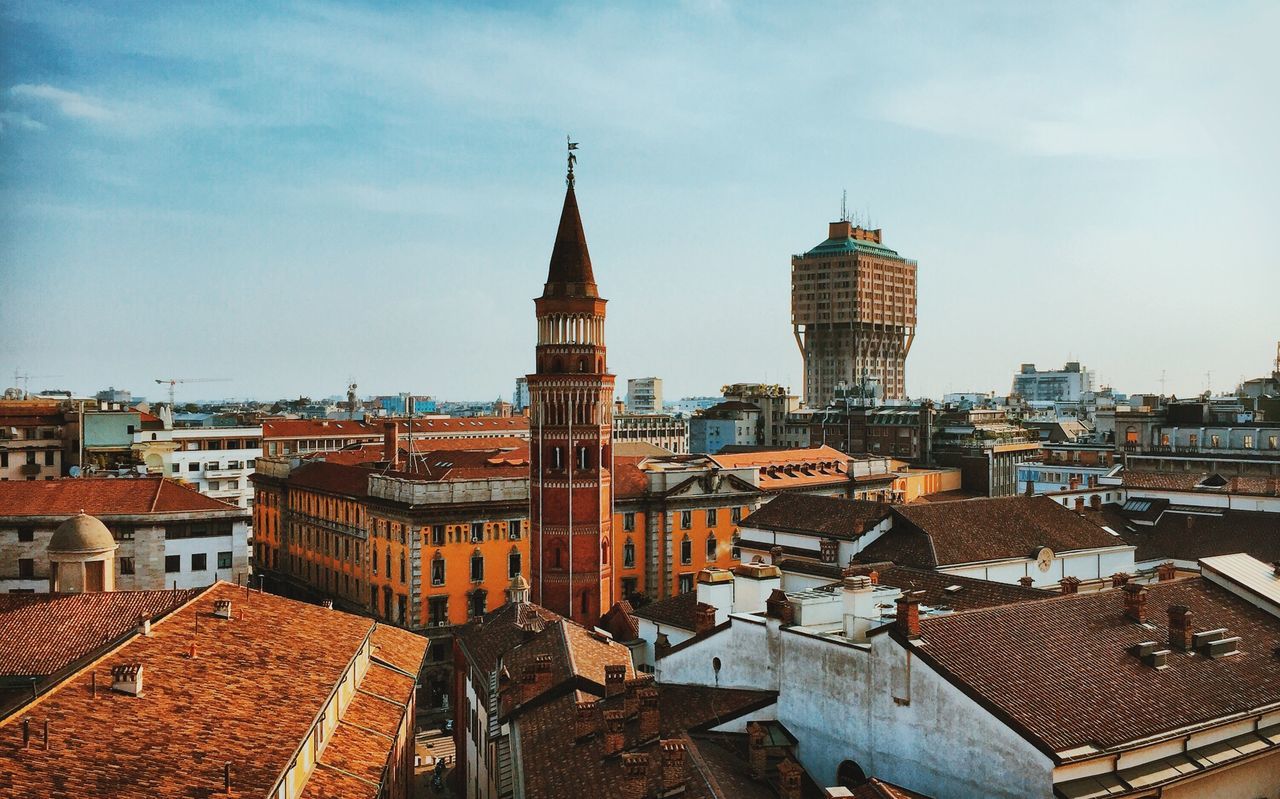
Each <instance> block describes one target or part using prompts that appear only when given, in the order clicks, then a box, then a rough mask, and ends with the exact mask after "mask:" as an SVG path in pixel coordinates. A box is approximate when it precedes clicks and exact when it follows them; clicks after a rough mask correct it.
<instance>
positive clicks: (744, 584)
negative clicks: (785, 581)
mask: <svg viewBox="0 0 1280 799" xmlns="http://www.w3.org/2000/svg"><path fill="white" fill-rule="evenodd" d="M756 558H759V560H755V559H753V560H752V561H751V562H750V563H743V564H741V565H739V566H736V567H734V569H733V583H732V584H731V588H732V591H733V602H732V605H733V607H732V609H733V611H734V612H735V613H759V612H760V611H762V610H764V609H765V600H766V599H767V598H768V597H769V595H770V594H771V593H772V592H773V590H774V589H775V588H780V587H781V586H782V569H780V568H779V567H777V566H773V565H771V564H768V563H765V562H764V558H761V557H760V556H759V555H757V556H756ZM699 601H706V600H702V599H699ZM708 604H711V605H715V604H716V603H715V602H709V603H708ZM716 609H717V610H720V611H724V612H725V613H726V616H725V618H728V616H727V613H728V610H729V608H727V607H726V608H722V607H720V606H719V605H716ZM723 620H724V619H721V621H723Z"/></svg>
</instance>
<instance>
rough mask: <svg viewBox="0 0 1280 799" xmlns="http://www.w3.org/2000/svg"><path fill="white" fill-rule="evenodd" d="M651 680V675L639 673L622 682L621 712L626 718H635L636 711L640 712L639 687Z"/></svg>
mask: <svg viewBox="0 0 1280 799" xmlns="http://www.w3.org/2000/svg"><path fill="white" fill-rule="evenodd" d="M652 681H653V675H651V674H641V675H639V676H637V677H634V678H632V679H630V680H627V681H626V683H624V686H625V688H624V690H623V693H622V712H623V713H625V714H626V716H627V718H629V719H630V718H635V715H636V713H639V712H640V689H641V688H644V687H645V686H646V685H648V684H649V683H651V682H652Z"/></svg>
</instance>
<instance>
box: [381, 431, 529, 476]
mask: <svg viewBox="0 0 1280 799" xmlns="http://www.w3.org/2000/svg"><path fill="white" fill-rule="evenodd" d="M464 441H465V442H466V443H468V444H470V446H471V447H472V448H470V449H449V450H430V451H425V452H417V451H415V452H414V453H413V461H412V463H411V464H410V463H409V462H408V454H409V453H408V450H404V449H402V457H404V458H405V468H403V469H400V470H396V471H389V472H386V474H389V475H392V476H401V477H411V478H412V479H414V480H421V481H424V482H447V481H450V480H485V479H491V478H504V477H506V478H525V479H528V477H529V445H528V443H527V442H524V441H522V442H520V446H519V447H517V448H514V449H498V448H489V447H487V446H484V444H483V441H476V440H465V439H464ZM432 443H433V444H434V442H432ZM482 446H483V447H484V448H481V447H482Z"/></svg>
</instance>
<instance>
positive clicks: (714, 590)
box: [697, 568, 735, 627]
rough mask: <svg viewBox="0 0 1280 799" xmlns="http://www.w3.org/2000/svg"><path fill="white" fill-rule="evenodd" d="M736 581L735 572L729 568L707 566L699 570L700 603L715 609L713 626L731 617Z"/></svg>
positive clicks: (698, 589) (698, 588)
mask: <svg viewBox="0 0 1280 799" xmlns="http://www.w3.org/2000/svg"><path fill="white" fill-rule="evenodd" d="M734 582H735V581H734V579H733V572H731V571H729V570H728V569H716V568H707V569H703V570H702V571H700V572H698V579H697V592H698V604H704V603H705V604H707V605H710V606H711V607H712V608H714V609H715V619H714V621H712V623H711V626H712V627H714V626H716V625H717V624H721V623H722V622H725V621H728V619H729V613H730V612H731V611H732V610H733V594H734Z"/></svg>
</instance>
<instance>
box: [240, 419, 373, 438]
mask: <svg viewBox="0 0 1280 799" xmlns="http://www.w3.org/2000/svg"><path fill="white" fill-rule="evenodd" d="M262 437H263V439H266V440H270V439H273V438H275V439H279V438H367V439H374V438H381V437H382V428H381V427H380V426H378V425H374V424H370V423H368V422H357V421H341V420H336V419H332V420H331V419H265V420H263V422H262Z"/></svg>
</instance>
